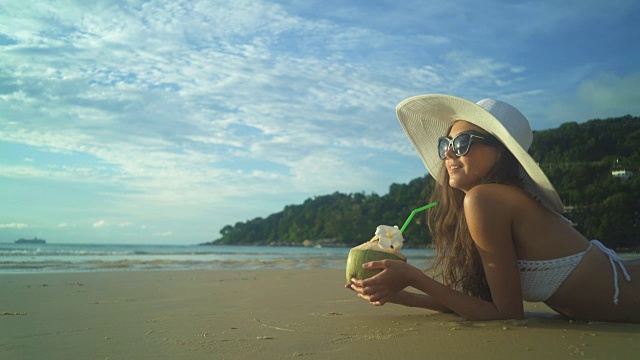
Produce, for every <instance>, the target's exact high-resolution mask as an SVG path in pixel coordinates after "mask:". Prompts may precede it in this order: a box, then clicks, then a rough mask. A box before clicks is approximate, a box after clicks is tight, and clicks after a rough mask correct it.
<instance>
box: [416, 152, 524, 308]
mask: <svg viewBox="0 0 640 360" xmlns="http://www.w3.org/2000/svg"><path fill="white" fill-rule="evenodd" d="M497 148H498V149H499V151H500V157H499V159H498V161H497V162H496V164H495V165H494V167H493V168H492V169H491V171H490V172H489V173H488V174H487V175H486V176H485V177H484V178H482V179H481V180H480V183H482V184H491V183H498V184H507V185H513V186H518V187H521V188H522V180H521V178H520V171H521V166H520V163H519V162H518V160H516V158H515V157H514V156H513V155H512V154H511V152H510V151H509V150H507V148H506V147H504V146H503V145H502V144H500V145H499V146H497ZM434 151H435V149H434ZM441 173H442V178H441V179H440V181H439V182H437V184H436V186H435V189H434V191H433V193H432V195H431V199H430V202H433V201H437V202H438V206H436V207H433V208H431V209H429V212H428V214H427V223H428V226H429V230H430V231H431V235H432V239H433V244H434V245H435V252H436V257H435V260H434V263H433V268H434V269H436V274H439V275H440V276H441V277H442V281H443V283H444V284H445V285H447V286H449V287H452V288H454V289H457V290H460V291H462V292H464V293H466V294H468V295H472V296H476V297H479V298H481V299H483V300H487V301H491V291H490V289H489V285H488V284H487V278H486V276H485V274H484V269H483V267H482V261H481V259H480V254H479V253H478V249H477V248H476V246H475V244H474V242H473V239H472V238H471V234H470V233H469V227H468V226H467V219H466V217H465V215H464V205H463V202H464V196H465V193H464V192H463V191H462V190H458V189H454V188H452V187H451V186H449V173H448V172H447V171H441Z"/></svg>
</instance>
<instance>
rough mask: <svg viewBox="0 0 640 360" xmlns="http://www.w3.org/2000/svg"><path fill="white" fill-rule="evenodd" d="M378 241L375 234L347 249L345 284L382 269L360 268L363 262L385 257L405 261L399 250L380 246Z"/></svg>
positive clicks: (364, 277)
mask: <svg viewBox="0 0 640 360" xmlns="http://www.w3.org/2000/svg"><path fill="white" fill-rule="evenodd" d="M378 242H379V238H378V236H377V235H376V236H374V237H373V239H371V240H370V241H368V242H366V243H364V244H361V245H358V246H356V247H354V248H353V249H351V250H349V256H348V257H347V284H350V283H351V279H353V278H356V279H368V278H370V277H372V276H374V275H376V274H378V273H379V272H380V271H382V270H380V269H374V270H367V269H364V268H362V264H364V263H368V262H370V261H379V260H385V259H389V260H403V261H407V258H406V257H405V256H404V255H402V253H401V252H400V251H398V250H395V249H393V248H382V247H381V246H380V244H379V243H378Z"/></svg>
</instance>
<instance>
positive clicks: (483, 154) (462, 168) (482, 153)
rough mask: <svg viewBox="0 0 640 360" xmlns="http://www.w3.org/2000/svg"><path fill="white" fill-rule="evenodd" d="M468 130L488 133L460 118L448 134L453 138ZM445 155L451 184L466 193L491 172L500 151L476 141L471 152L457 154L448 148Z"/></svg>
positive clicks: (470, 149)
mask: <svg viewBox="0 0 640 360" xmlns="http://www.w3.org/2000/svg"><path fill="white" fill-rule="evenodd" d="M467 130H475V131H479V132H482V133H486V131H484V130H483V129H482V128H480V127H478V126H475V125H473V124H471V123H468V122H466V121H463V120H460V121H457V122H455V123H454V124H453V127H452V128H451V131H449V134H448V135H447V136H449V137H450V138H452V139H453V138H455V136H456V135H458V134H459V133H461V132H463V131H467ZM445 156H446V158H445V160H443V161H444V164H445V167H446V169H447V172H448V173H449V186H451V187H452V188H455V189H459V190H462V191H464V192H465V193H466V192H467V191H469V190H471V188H473V187H474V186H476V185H478V184H479V183H480V180H481V179H482V178H483V177H485V176H486V175H488V174H489V172H490V171H491V169H493V166H494V165H495V164H496V162H497V161H498V159H499V158H500V151H499V150H498V149H497V148H495V147H493V146H490V145H485V144H481V143H478V142H474V143H472V144H471V147H470V148H469V152H467V153H466V154H465V155H463V156H460V157H458V156H456V155H455V154H454V153H453V150H452V149H451V148H449V150H447V152H446V153H445Z"/></svg>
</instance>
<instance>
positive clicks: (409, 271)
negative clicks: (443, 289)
mask: <svg viewBox="0 0 640 360" xmlns="http://www.w3.org/2000/svg"><path fill="white" fill-rule="evenodd" d="M362 267H363V268H365V269H367V270H373V269H382V272H380V273H379V274H377V275H375V276H373V277H371V278H369V279H365V280H358V279H352V280H351V286H349V284H347V287H350V288H351V289H352V290H353V291H355V292H356V293H358V296H359V297H360V298H362V299H364V300H366V301H368V302H370V303H371V304H373V305H376V306H380V305H384V304H386V303H387V302H392V303H401V302H402V298H403V297H404V295H406V294H404V293H405V292H403V291H402V290H403V289H404V288H406V287H407V286H409V285H411V284H410V282H411V278H412V276H413V274H414V273H415V272H416V271H418V272H420V270H418V269H416V268H415V267H413V266H411V265H409V264H407V263H406V262H404V261H400V260H382V261H372V262H368V263H365V264H363V265H362Z"/></svg>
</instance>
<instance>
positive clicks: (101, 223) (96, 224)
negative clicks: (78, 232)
mask: <svg viewBox="0 0 640 360" xmlns="http://www.w3.org/2000/svg"><path fill="white" fill-rule="evenodd" d="M107 225H109V223H108V222H106V221H105V220H98V221H96V222H94V223H93V227H94V228H103V227H106V226H107Z"/></svg>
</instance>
